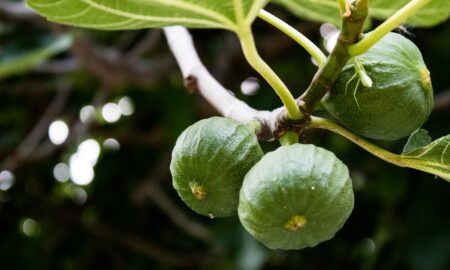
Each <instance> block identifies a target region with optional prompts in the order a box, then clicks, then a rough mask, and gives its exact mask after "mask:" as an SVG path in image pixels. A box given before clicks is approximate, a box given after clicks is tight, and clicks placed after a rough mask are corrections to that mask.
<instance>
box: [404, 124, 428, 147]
mask: <svg viewBox="0 0 450 270" xmlns="http://www.w3.org/2000/svg"><path fill="white" fill-rule="evenodd" d="M431 142H432V139H431V137H430V135H429V134H428V131H426V130H425V129H421V128H419V129H418V130H416V131H414V132H413V133H412V134H411V135H410V136H409V138H408V141H407V142H406V144H405V147H404V148H403V153H408V152H411V151H414V150H416V149H418V148H421V147H424V146H427V145H428V144H430V143H431Z"/></svg>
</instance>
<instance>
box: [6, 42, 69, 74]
mask: <svg viewBox="0 0 450 270" xmlns="http://www.w3.org/2000/svg"><path fill="white" fill-rule="evenodd" d="M71 45H72V37H70V36H68V35H64V36H61V37H59V38H56V39H55V40H53V41H52V42H50V43H49V44H48V45H46V46H44V47H42V48H38V49H35V50H32V51H29V52H26V53H23V54H20V55H17V56H11V57H8V58H7V59H3V60H0V79H4V78H6V77H9V76H12V75H16V74H20V73H23V72H25V71H27V70H29V69H30V68H33V67H34V66H36V65H38V64H40V63H42V62H44V61H45V60H47V59H49V58H50V57H52V56H53V55H56V54H58V53H60V52H63V51H65V50H67V49H68V48H70V46H71Z"/></svg>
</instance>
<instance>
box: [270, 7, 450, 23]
mask: <svg viewBox="0 0 450 270" xmlns="http://www.w3.org/2000/svg"><path fill="white" fill-rule="evenodd" d="M274 2H276V3H279V4H281V5H283V6H285V7H286V8H287V9H289V10H290V11H292V12H293V13H294V14H296V15H297V16H299V17H301V18H306V19H308V20H313V21H319V22H329V23H332V24H334V25H337V26H339V25H340V23H341V19H340V15H339V8H338V4H337V1H336V0H274ZM408 2H410V0H370V1H369V5H370V7H369V14H370V17H372V18H375V19H378V20H385V19H387V18H389V16H391V15H392V14H394V13H395V12H396V11H397V10H399V9H400V8H401V7H403V6H404V5H406V4H407V3H408ZM449 16H450V1H448V0H433V1H431V2H430V3H429V4H428V5H426V6H425V7H424V8H423V9H422V10H421V11H420V12H418V13H417V14H416V15H414V16H412V17H411V18H410V19H409V20H408V24H411V25H415V26H421V27H430V26H434V25H437V24H439V23H441V22H444V21H445V20H447V18H448V17H449Z"/></svg>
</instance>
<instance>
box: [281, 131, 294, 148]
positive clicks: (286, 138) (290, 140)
mask: <svg viewBox="0 0 450 270" xmlns="http://www.w3.org/2000/svg"><path fill="white" fill-rule="evenodd" d="M295 143H298V133H297V132H295V131H292V130H288V131H286V133H284V134H283V136H281V138H280V144H281V145H291V144H295Z"/></svg>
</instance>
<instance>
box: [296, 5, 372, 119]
mask: <svg viewBox="0 0 450 270" xmlns="http://www.w3.org/2000/svg"><path fill="white" fill-rule="evenodd" d="M346 4H349V7H348V8H349V11H350V12H348V14H347V12H346V14H343V15H342V27H341V32H340V34H339V37H338V40H337V43H336V46H335V47H334V49H333V51H332V52H331V54H330V55H329V56H328V58H327V60H326V61H325V62H324V63H323V64H322V65H321V66H320V67H319V70H318V71H317V72H316V74H315V75H314V78H313V80H312V82H311V84H310V85H309V87H308V89H306V91H305V93H303V95H302V96H301V97H300V98H299V101H298V103H302V104H304V105H303V106H302V111H303V113H304V114H306V115H311V113H312V112H313V111H314V108H315V106H316V103H318V102H319V101H320V100H321V99H322V98H323V97H324V96H325V95H326V94H327V93H328V92H329V91H331V89H332V88H333V86H334V83H335V82H336V80H337V79H338V78H339V75H340V73H341V70H342V68H343V67H344V66H345V64H347V62H348V60H349V59H350V54H349V53H348V47H349V46H350V45H352V44H354V43H356V42H358V40H359V39H360V36H361V34H362V31H363V27H364V22H365V20H366V17H367V14H368V9H369V8H368V7H369V4H368V0H359V1H353V2H351V3H350V2H346Z"/></svg>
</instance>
